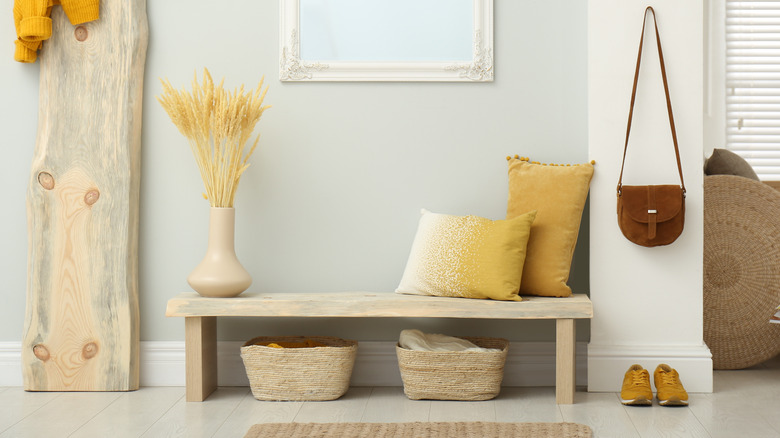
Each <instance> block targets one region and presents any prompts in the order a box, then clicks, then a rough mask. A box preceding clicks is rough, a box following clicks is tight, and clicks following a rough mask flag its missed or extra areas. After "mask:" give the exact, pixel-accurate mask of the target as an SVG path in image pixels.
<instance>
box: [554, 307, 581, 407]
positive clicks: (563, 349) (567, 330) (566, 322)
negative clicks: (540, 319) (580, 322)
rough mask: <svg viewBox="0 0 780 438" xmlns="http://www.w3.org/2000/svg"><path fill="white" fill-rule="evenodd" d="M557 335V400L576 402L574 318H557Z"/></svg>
mask: <svg viewBox="0 0 780 438" xmlns="http://www.w3.org/2000/svg"><path fill="white" fill-rule="evenodd" d="M555 325H556V327H555V328H556V336H555V401H556V402H557V403H558V404H572V403H574V390H575V383H574V379H575V366H574V365H575V359H574V358H575V356H574V353H575V352H574V345H575V335H576V331H575V327H574V320H573V319H557V320H556V323H555Z"/></svg>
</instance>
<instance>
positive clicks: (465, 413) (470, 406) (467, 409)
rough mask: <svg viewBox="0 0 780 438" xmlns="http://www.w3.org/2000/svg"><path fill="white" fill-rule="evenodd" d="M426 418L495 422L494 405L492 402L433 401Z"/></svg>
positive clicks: (433, 419) (431, 419)
mask: <svg viewBox="0 0 780 438" xmlns="http://www.w3.org/2000/svg"><path fill="white" fill-rule="evenodd" d="M428 418H429V420H430V421H496V405H495V402H494V401H493V400H483V401H449V400H434V401H431V414H430V415H429V417H428Z"/></svg>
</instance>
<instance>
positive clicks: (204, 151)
mask: <svg viewBox="0 0 780 438" xmlns="http://www.w3.org/2000/svg"><path fill="white" fill-rule="evenodd" d="M203 70H204V73H203V83H202V84H199V83H198V76H197V73H196V74H195V78H194V79H193V81H192V92H188V91H187V90H184V89H182V90H181V91H177V90H176V89H175V88H173V86H172V85H171V83H170V81H168V80H161V82H162V87H163V93H162V94H161V95H160V96H158V97H157V100H158V101H159V102H160V105H162V107H163V109H165V111H166V112H167V113H168V116H169V117H170V118H171V121H172V122H173V124H174V125H176V127H177V128H178V129H179V132H181V133H182V135H184V136H185V137H186V138H187V140H188V142H189V144H190V148H191V149H192V154H193V156H194V157H195V162H196V163H197V165H198V169H199V170H200V175H201V178H202V179H203V185H204V187H205V189H206V197H207V198H208V200H209V203H210V204H211V206H212V207H233V201H234V200H235V195H236V189H237V188H238V182H239V180H240V178H241V175H242V174H243V173H244V171H245V170H246V169H247V167H249V157H250V156H252V153H253V152H254V151H255V148H256V147H257V143H258V140H259V139H260V136H259V135H258V136H257V137H256V138H255V141H254V143H253V144H252V147H251V148H249V151H245V149H246V144H247V142H248V141H249V138H250V137H251V136H252V131H254V129H255V125H257V122H258V121H260V117H261V116H262V115H263V112H264V111H265V110H266V109H268V108H270V107H271V106H270V105H265V106H263V100H264V99H265V95H266V93H267V92H268V87H267V86H266V87H265V89H263V79H260V83H258V84H257V88H255V89H253V90H249V91H248V92H244V86H243V85H241V87H240V88H238V89H234V90H233V91H232V92H229V91H227V90H225V88H224V82H225V80H224V79H222V81H220V83H219V85H217V86H215V85H214V80H213V79H212V77H211V74H210V73H209V71H208V69H203Z"/></svg>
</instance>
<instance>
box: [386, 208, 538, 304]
mask: <svg viewBox="0 0 780 438" xmlns="http://www.w3.org/2000/svg"><path fill="white" fill-rule="evenodd" d="M535 216H536V212H535V211H530V212H525V213H524V214H522V215H518V217H516V218H513V219H509V220H495V221H494V220H490V219H485V218H481V217H477V216H451V215H446V214H436V213H431V212H429V211H427V210H422V217H421V218H420V223H419V225H418V227H417V234H416V236H415V238H414V242H413V243H412V250H411V253H410V254H409V260H408V261H407V263H406V269H405V270H404V275H403V278H402V279H401V284H400V285H399V286H398V288H397V289H396V290H395V291H396V292H397V293H402V294H413V295H435V296H443V297H464V298H491V299H494V300H514V301H520V300H521V298H520V297H519V296H518V295H517V292H518V290H519V289H520V280H521V278H522V275H523V270H522V266H523V261H524V260H525V247H526V243H527V242H528V234H529V230H530V228H531V223H532V222H533V221H534V217H535Z"/></svg>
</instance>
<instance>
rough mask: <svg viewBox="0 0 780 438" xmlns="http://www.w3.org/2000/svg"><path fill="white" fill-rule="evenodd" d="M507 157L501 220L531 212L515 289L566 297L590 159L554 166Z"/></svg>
mask: <svg viewBox="0 0 780 438" xmlns="http://www.w3.org/2000/svg"><path fill="white" fill-rule="evenodd" d="M508 159H509V202H508V205H507V215H506V217H507V219H512V218H515V217H518V216H520V215H522V214H525V213H526V212H528V211H532V210H536V211H537V213H536V219H535V220H534V223H533V225H532V226H531V236H530V238H529V239H528V248H527V250H526V259H525V264H524V265H523V282H522V283H521V284H520V293H521V294H523V295H541V296H550V297H566V296H569V295H571V288H570V287H569V286H568V285H567V284H566V282H567V281H568V280H569V270H570V269H571V259H572V256H573V254H574V246H575V245H576V244H577V237H578V236H579V231H580V220H581V219H582V210H583V208H584V207H585V200H586V199H587V197H588V189H589V187H590V180H591V178H592V177H593V163H594V162H591V163H585V164H575V165H554V164H549V165H547V164H541V163H538V162H530V161H529V160H528V158H518V157H517V156H515V158H508Z"/></svg>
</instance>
